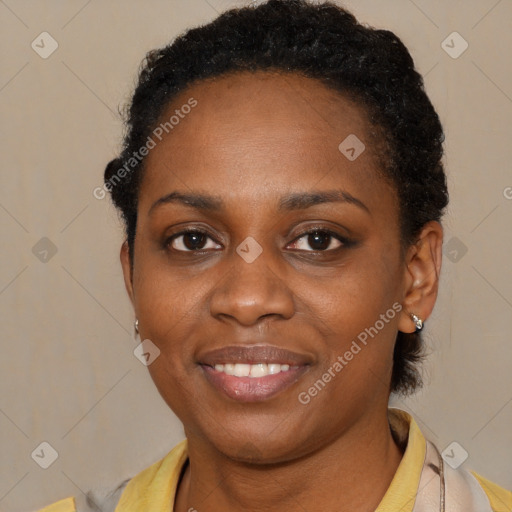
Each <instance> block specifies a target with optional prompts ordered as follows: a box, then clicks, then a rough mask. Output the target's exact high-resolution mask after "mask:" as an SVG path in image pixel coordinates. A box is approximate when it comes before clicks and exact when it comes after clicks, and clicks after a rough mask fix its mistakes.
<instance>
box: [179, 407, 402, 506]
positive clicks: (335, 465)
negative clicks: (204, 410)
mask: <svg viewBox="0 0 512 512" xmlns="http://www.w3.org/2000/svg"><path fill="white" fill-rule="evenodd" d="M378 419H379V421H377V422H376V421H375V415H372V418H371V421H364V419H362V420H361V421H360V422H358V423H357V424H355V425H354V426H353V427H352V428H351V429H350V430H348V431H346V432H345V433H344V434H343V436H341V437H340V438H338V439H335V440H334V441H333V442H331V443H329V444H327V445H326V446H323V447H322V448H321V449H319V450H316V451H315V452H314V453H311V454H309V455H307V456H304V457H301V458H300V459H297V460H295V461H290V462H287V463H282V464H273V465H264V466H262V465H254V464H245V463H240V462H238V461H233V460H232V459H229V458H226V457H225V456H224V455H222V454H219V452H218V451H217V450H216V449H215V448H214V447H213V446H211V445H209V444H205V442H204V440H202V439H199V438H195V437H194V436H191V437H188V436H187V437H188V447H189V461H190V463H189V465H188V466H187V468H186V470H185V473H184V475H183V478H182V480H181V483H180V485H179V488H178V493H177V498H176V506H175V510H176V512H185V511H190V510H194V509H196V510H198V511H200V512H218V511H219V510H222V511H224V512H241V511H245V510H251V511H254V512H260V511H261V512H263V511H266V512H269V511H273V510H275V511H277V510H279V511H282V510H283V509H285V510H290V511H295V510H297V511H301V512H303V511H304V510H325V511H330V510H332V511H334V510H336V511H337V512H349V511H350V512H353V511H354V510H357V511H359V512H366V511H368V512H372V511H374V510H375V509H376V508H377V506H378V505H379V503H380V501H381V499H382V497H383V496H384V494H385V493H386V490H387V488H388V487H389V485H390V483H391V480H392V479H393V476H394V474H395V472H396V470H397V468H398V465H399V463H400V460H401V458H402V453H401V450H400V449H399V447H398V446H397V445H396V444H395V442H394V440H393V437H392V435H391V432H390V429H389V424H388V419H387V409H386V410H385V411H384V414H382V413H381V414H380V415H379V418H378Z"/></svg>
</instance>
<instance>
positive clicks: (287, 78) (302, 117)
mask: <svg viewBox="0 0 512 512" xmlns="http://www.w3.org/2000/svg"><path fill="white" fill-rule="evenodd" d="M191 99H193V100H194V101H195V102H197V104H196V106H194V107H193V108H192V109H189V108H182V107H183V105H186V104H189V103H190V101H191ZM172 116H174V117H173V123H172V128H169V125H168V130H167V131H168V133H165V131H164V133H163V136H162V140H161V141H158V140H157V144H156V147H155V148H154V149H152V150H151V151H150V153H149V154H148V156H147V157H146V162H145V168H146V171H145V176H144V179H143V182H142V187H141V195H140V199H141V201H142V202H144V198H145V197H147V196H151V197H153V196H155V195H157V194H160V195H161V194H162V193H163V191H164V190H167V189H169V188H179V189H181V190H183V189H184V188H185V189H186V188H190V189H194V190H197V189H198V188H199V189H201V190H203V191H209V192H211V191H212V190H214V191H215V192H216V193H219V194H222V195H224V196H229V195H230V194H233V195H235V194H237V197H239V198H240V197H241V196H243V197H244V198H245V199H247V200H249V201H251V200H255V201H258V200H260V199H261V198H262V196H268V195H269V194H270V192H271V191H272V190H274V189H278V188H280V189H283V188H286V190H293V189H294V187H295V186H297V187H298V188H300V189H305V188H312V187H315V185H316V184H317V185H318V186H321V185H325V186H332V185H334V186H336V185H337V184H339V183H337V182H339V181H340V179H341V180H342V181H343V182H344V184H348V185H349V186H350V187H352V190H353V191H357V190H358V189H361V188H368V187H369V186H376V187H377V188H382V187H385V186H386V184H384V183H383V182H382V179H380V178H379V177H378V164H377V158H376V157H377V153H378V150H377V148H375V147H373V138H372V139H371V138H370V135H369V124H368V121H367V117H366V113H365V111H364V109H363V108H362V107H361V106H359V105H358V104H356V103H355V102H353V101H352V100H350V99H349V98H348V97H346V96H344V95H341V94H340V93H339V92H337V91H334V90H332V89H330V88H328V87H327V86H325V85H323V84H322V83H321V82H319V81H317V80H315V79H311V78H305V77H302V76H300V75H296V74H293V73H269V72H254V73H252V72H243V73H237V74H231V75H225V76H221V77H217V78H214V79H208V80H206V81H201V82H197V83H195V84H193V85H191V86H189V87H188V88H187V89H186V90H184V91H183V92H182V93H180V94H179V95H178V96H177V97H176V98H174V100H173V101H172V102H171V104H170V105H168V107H167V108H166V109H165V112H164V113H163V115H162V117H161V120H160V122H162V123H165V122H166V121H168V120H169V119H170V118H171V117H172ZM340 144H341V149H340ZM352 148H354V151H355V154H356V158H355V159H353V158H352V157H353V156H354V151H351V149H352ZM347 149H348V150H349V152H348V153H347V152H346V150H347ZM348 157H351V158H348ZM320 182H321V183H320ZM324 188H325V187H324ZM380 193H382V191H380ZM388 193H389V192H388ZM140 206H142V205H140Z"/></svg>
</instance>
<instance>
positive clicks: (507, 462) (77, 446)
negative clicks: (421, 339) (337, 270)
mask: <svg viewBox="0 0 512 512" xmlns="http://www.w3.org/2000/svg"><path fill="white" fill-rule="evenodd" d="M241 4H242V3H241V2H238V5H241ZM344 4H345V5H346V6H347V7H349V8H351V9H352V10H353V12H354V14H356V15H357V16H358V17H359V18H360V19H361V20H362V21H365V22H368V23H370V24H372V25H375V26H379V27H383V28H388V29H390V30H392V31H394V32H396V33H397V34H398V35H399V36H400V37H401V38H402V39H403V41H404V42H405V44H406V45H407V46H408V48H409V49H410V51H411V53H412V55H413V57H414V59H415V62H416V64H417V67H418V69H419V70H420V72H422V73H423V74H424V75H425V77H426V78H425V81H426V87H427V92H428V93H429V95H430V97H431V99H432V101H433V103H434V105H435V107H436V108H437V109H438V112H439V113H440V116H441V119H442V122H443V124H444V127H445V131H446V139H447V145H446V148H447V154H446V165H447V171H448V174H449V185H450V191H451V206H450V210H449V215H448V217H447V218H446V220H445V228H446V242H447V243H449V245H447V246H446V247H445V253H446V255H448V256H450V257H451V258H452V259H454V257H455V256H456V255H458V258H459V259H458V261H457V260H455V261H450V259H448V258H447V257H445V261H444V264H443V275H442V281H443V284H442V290H441V296H440V299H439V302H438V304H437V306H436V310H435V312H434V316H433V318H432V319H431V320H429V321H428V322H427V328H426V332H427V336H428V339H429V346H430V350H431V351H432V355H431V357H430V359H429V361H428V364H427V365H426V367H425V370H426V378H427V386H426V388H425V389H424V390H423V391H422V392H421V393H420V394H418V395H417V396H415V397H414V398H413V399H410V400H407V401H406V402H405V403H402V406H403V407H405V408H406V409H408V410H410V411H411V412H412V413H413V414H414V415H415V417H416V418H417V420H418V422H419V423H420V426H421V427H422V429H423V431H424V433H425V434H426V435H427V436H429V437H430V438H431V439H432V440H433V441H435V442H436V443H437V445H438V446H439V447H440V448H441V449H444V448H445V447H446V446H448V445H449V444H450V443H451V442H452V441H457V442H458V443H459V444H460V445H461V446H462V447H463V448H464V449H465V450H466V451H467V452H468V453H469V458H468V460H467V461H466V462H465V464H466V465H467V466H468V467H471V468H474V469H476V470H477V471H479V472H480V473H483V474H484V475H486V476H487V477H488V478H490V479H492V480H494V481H496V482H497V483H499V484H501V485H503V486H506V487H508V488H512V457H511V453H512V451H511V449H512V371H511V359H512V338H511V334H510V333H511V318H512V314H511V313H512V275H511V267H510V261H511V258H510V254H511V252H512V229H511V226H512V199H511V198H512V188H510V187H512V171H511V163H510V162H511V161H512V149H511V147H512V145H511V143H510V125H511V121H512V74H511V69H510V52H511V50H512V32H511V31H510V22H511V20H512V3H511V2H510V1H508V0H502V1H497V0H471V1H468V0H466V1H462V0H449V1H441V0H435V1H432V0H431V1H427V0H415V1H414V2H413V1H412V0H392V1H389V0H386V1H384V0H350V1H349V0H347V1H346V2H344ZM229 5H236V2H235V3H233V2H228V1H223V0H208V1H206V0H174V1H169V0H151V1H144V2H142V1H135V0H129V1H128V0H126V1H124V2H123V1H121V0H112V1H108V2H106V1H100V0H91V1H89V2H88V1H87V0H72V1H71V0H70V1H66V2H64V1H57V0H47V1H34V0H5V1H0V38H1V41H0V43H1V44H0V47H1V48H2V55H1V67H0V70H1V71H0V72H1V75H0V109H1V116H2V128H1V129H2V137H1V148H0V149H1V155H2V156H1V163H2V173H1V187H0V226H1V247H2V265H1V268H0V311H1V315H2V317H1V324H0V325H1V334H2V348H1V358H0V380H1V393H0V433H1V436H0V439H1V441H0V442H1V459H0V466H1V473H0V474H1V478H0V509H1V510H2V511H4V510H5V511H12V512H16V511H26V510H33V509H36V508H38V507H40V506H43V505H44V504H48V503H50V502H52V501H56V500H57V499H60V498H63V497H66V496H71V495H75V496H78V495H80V494H81V493H82V492H85V491H87V490H88V489H90V488H91V487H98V486H109V485H114V484H116V483H117V482H119V481H120V480H122V479H123V478H126V477H129V476H132V475H134V474H135V473H136V472H138V471H140V470H142V469H143V468H145V467H147V466H148V465H149V464H151V463H152V462H154V461H156V460H157V459H159V458H160V457H162V456H163V455H165V454H166V453H167V452H168V451H169V450H170V449H171V447H172V446H173V445H174V444H175V443H176V442H177V441H178V440H180V439H181V438H182V436H183V432H182V428H181V425H180V423H179V421H177V420H176V418H175V417H174V416H173V414H172V413H171V412H170V411H169V410H168V408H167V406H166V405H165V404H164V402H163V400H162V399H161V398H160V396H159V395H158V392H157V391H156V389H155V388H154V386H153V383H152V381H151V380H150V378H149V376H148V373H147V369H146V368H145V367H144V366H143V365H142V364H141V363H140V362H139V361H138V360H137V359H136V358H135V357H134V356H133V353H132V351H133V349H134V347H135V344H136V343H135V341H134V340H133V338H132V322H133V314H132V311H131V306H130V303H129V300H128V298H127V296H126V294H125V290H124V286H123V282H122V276H121V268H120V265H119V262H118V249H119V246H120V243H121V239H122V231H121V228H120V224H119V222H118V219H117V216H116V213H115V211H114V209H113V207H112V206H111V205H110V203H109V202H108V200H106V199H105V200H102V201H101V200H97V199H95V198H94V197H93V195H92V191H93V189H94V188H95V187H96V186H100V185H101V184H102V172H103V169H104V166H105V164H106V162H107V161H108V160H109V159H110V158H112V157H113V156H114V155H115V154H116V151H117V148H118V144H119V142H120V137H121V134H122V126H121V123H120V119H119V116H118V115H117V108H118V106H119V105H122V104H123V103H124V101H125V100H126V99H127V98H128V97H129V94H130V91H131V89H132V87H133V83H134V79H135V74H136V70H137V67H138V64H139V62H140V60H141V59H142V57H143V56H144V54H145V52H146V51H148V50H149V49H152V48H154V47H156V46H161V45H163V44H166V43H167V42H168V41H170V40H171V39H172V38H173V37H174V36H175V35H177V34H178V33H179V32H181V31H182V30H184V29H185V28H187V27H190V26H193V25H197V24H199V23H204V22H207V21H209V20H211V19H212V18H213V17H215V16H216V15H217V13H218V12H220V11H222V10H223V9H225V8H226V7H228V6H229ZM43 31H47V32H49V33H50V34H51V36H52V37H53V38H55V40H56V41H57V42H58V44H59V47H58V49H57V50H56V51H55V53H53V54H52V55H51V56H50V57H49V58H47V59H43V58H41V57H40V56H39V55H38V54H37V53H36V52H35V51H34V50H33V49H32V48H31V42H32V41H33V40H34V39H35V38H36V37H37V36H38V35H39V34H40V33H41V32H43ZM453 31H457V32H459V33H460V34H461V35H462V37H463V38H464V39H465V40H466V41H467V42H468V43H469V47H468V49H467V50H466V51H465V52H464V53H463V54H462V55H461V56H460V57H459V58H457V59H453V58H451V57H450V56H449V55H448V54H447V53H446V52H445V51H444V50H443V48H442V47H441V43H442V41H443V40H444V39H445V38H446V37H447V36H448V35H449V34H450V33H452V32H453ZM507 187H508V188H507ZM507 196H508V198H507ZM43 237H47V238H48V239H50V240H51V242H52V243H53V244H54V245H55V247H56V249H57V252H56V254H54V255H52V253H51V252H49V253H48V255H47V258H48V261H47V262H43V261H40V259H39V258H38V257H36V255H35V254H34V252H36V254H37V251H34V252H33V247H34V246H35V245H36V244H37V243H38V241H39V240H40V239H41V238H43ZM453 237H455V238H453ZM450 240H451V242H449V241H450ZM41 243H42V244H43V246H41V247H42V249H41V247H39V246H38V248H39V251H41V250H44V249H45V247H46V249H48V247H47V246H44V244H45V242H41ZM46 243H47V242H46ZM464 247H466V248H467V253H465V254H462V253H463V251H462V249H463V248H464ZM461 248H462V249H461ZM454 251H456V252H454ZM461 255H462V257H461ZM43 256H44V253H43V254H39V257H43ZM43 441H46V442H48V443H50V445H51V446H52V447H53V448H54V449H55V450H56V451H57V452H58V459H57V460H56V461H55V463H54V464H52V465H51V466H50V467H49V468H48V469H46V470H44V469H42V468H40V467H39V465H37V464H36V463H35V462H34V460H33V459H32V458H31V453H32V452H33V451H34V450H35V449H36V447H38V446H39V444H40V443H41V442H43Z"/></svg>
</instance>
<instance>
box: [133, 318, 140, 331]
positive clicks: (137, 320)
mask: <svg viewBox="0 0 512 512" xmlns="http://www.w3.org/2000/svg"><path fill="white" fill-rule="evenodd" d="M133 328H134V329H135V334H139V319H138V318H136V319H135V322H134V323H133Z"/></svg>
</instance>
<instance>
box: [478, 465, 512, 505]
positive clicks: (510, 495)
mask: <svg viewBox="0 0 512 512" xmlns="http://www.w3.org/2000/svg"><path fill="white" fill-rule="evenodd" d="M471 473H472V475H473V476H474V477H475V479H476V481H477V482H478V483H479V484H480V487H482V489H483V490H484V492H485V494H486V495H487V498H488V500H489V503H490V504H491V507H492V510H493V512H512V491H507V490H506V489H504V488H503V487H500V486H499V485H497V484H495V483H494V482H491V481H490V480H487V478H484V477H483V476H481V475H479V474H478V473H475V472H474V471H472V472H471Z"/></svg>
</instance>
